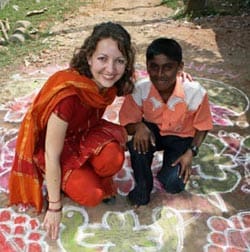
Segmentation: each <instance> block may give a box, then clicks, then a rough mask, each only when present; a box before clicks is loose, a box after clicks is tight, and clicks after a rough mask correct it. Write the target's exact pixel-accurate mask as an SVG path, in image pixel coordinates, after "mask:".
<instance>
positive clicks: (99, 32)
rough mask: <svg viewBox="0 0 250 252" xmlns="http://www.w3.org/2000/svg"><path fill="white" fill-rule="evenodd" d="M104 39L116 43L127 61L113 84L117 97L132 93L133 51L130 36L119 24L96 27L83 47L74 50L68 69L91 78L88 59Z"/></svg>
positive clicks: (110, 23) (108, 23)
mask: <svg viewBox="0 0 250 252" xmlns="http://www.w3.org/2000/svg"><path fill="white" fill-rule="evenodd" d="M105 38H112V39H113V40H115V41H117V44H118V48H119V50H120V51H121V53H122V54H123V56H124V57H125V58H126V61H127V65H126V68H125V72H124V74H123V76H122V77H121V79H119V80H118V81H117V82H116V83H115V86H116V88H117V95H118V96H122V95H125V94H127V93H128V92H129V93H130V92H132V89H133V85H134V84H133V76H134V61H135V49H134V47H133V45H132V43H131V37H130V34H129V33H128V32H127V31H126V30H125V29H124V28H123V27H122V26H121V25H120V24H117V23H113V22H105V23H101V24H98V25H96V26H95V27H94V29H93V32H92V34H91V35H90V36H89V37H87V38H86V39H85V41H84V43H83V45H82V46H81V47H80V48H79V49H76V50H75V52H74V55H73V57H72V59H71V62H70V67H72V68H74V69H76V70H77V71H78V72H79V73H80V74H84V75H86V76H87V77H89V78H92V77H93V76H92V73H91V71H90V67H89V64H88V58H89V57H91V56H92V55H93V53H94V52H95V50H96V47H97V44H98V42H99V41H100V40H102V39H105Z"/></svg>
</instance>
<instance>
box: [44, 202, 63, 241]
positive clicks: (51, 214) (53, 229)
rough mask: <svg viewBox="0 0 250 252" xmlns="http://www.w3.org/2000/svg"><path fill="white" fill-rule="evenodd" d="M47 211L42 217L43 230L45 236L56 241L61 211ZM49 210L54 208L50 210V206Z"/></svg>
mask: <svg viewBox="0 0 250 252" xmlns="http://www.w3.org/2000/svg"><path fill="white" fill-rule="evenodd" d="M53 207H54V206H53ZM60 208H61V207H60ZM60 208H57V209H60ZM49 209H50V207H49ZM49 209H48V210H47V212H46V214H45V217H44V221H43V228H44V229H45V230H46V231H47V234H48V236H49V237H50V239H52V240H56V239H57V238H58V234H59V227H60V223H61V219H62V211H52V210H49ZM51 209H56V208H52V206H51Z"/></svg>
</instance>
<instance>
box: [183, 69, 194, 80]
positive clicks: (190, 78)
mask: <svg viewBox="0 0 250 252" xmlns="http://www.w3.org/2000/svg"><path fill="white" fill-rule="evenodd" d="M180 77H181V78H182V80H183V82H185V81H186V80H189V81H193V78H192V76H191V75H190V74H189V73H186V72H184V71H182V72H181V73H180Z"/></svg>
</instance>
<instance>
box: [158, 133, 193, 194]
mask: <svg viewBox="0 0 250 252" xmlns="http://www.w3.org/2000/svg"><path fill="white" fill-rule="evenodd" d="M162 141H163V143H162V144H163V145H164V146H165V148H164V156H163V165H162V169H161V170H160V171H159V173H158V174H157V178H158V180H159V181H160V182H161V183H162V185H163V187H164V189H165V190H166V191H167V192H169V193H179V192H181V191H183V190H184V189H185V184H184V183H183V179H182V178H179V172H180V164H177V165H176V166H171V164H172V163H173V162H174V161H175V160H176V159H177V158H179V157H180V156H181V155H182V154H183V153H184V152H185V151H186V150H187V149H188V147H189V146H190V144H191V142H192V138H190V137H188V138H181V137H176V136H166V137H164V138H163V139H162Z"/></svg>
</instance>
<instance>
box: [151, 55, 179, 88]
mask: <svg viewBox="0 0 250 252" xmlns="http://www.w3.org/2000/svg"><path fill="white" fill-rule="evenodd" d="M182 68H183V63H178V62H177V61H174V60H171V59H169V58H168V57H167V56H165V55H164V54H159V55H156V56H154V58H153V59H151V60H148V61H147V71H148V74H149V78H150V80H151V82H152V83H153V84H154V86H155V87H156V89H157V90H158V91H159V92H164V91H169V90H171V91H172V89H171V88H172V87H173V86H175V83H176V76H177V73H178V71H180V70H182Z"/></svg>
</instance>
